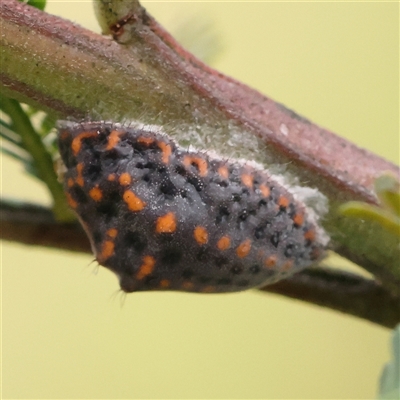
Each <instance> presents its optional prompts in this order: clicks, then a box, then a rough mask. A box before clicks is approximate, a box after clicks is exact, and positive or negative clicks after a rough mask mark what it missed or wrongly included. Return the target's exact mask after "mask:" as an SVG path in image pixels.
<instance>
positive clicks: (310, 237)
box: [304, 229, 315, 242]
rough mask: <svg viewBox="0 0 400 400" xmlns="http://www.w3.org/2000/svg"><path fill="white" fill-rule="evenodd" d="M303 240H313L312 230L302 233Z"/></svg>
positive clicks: (313, 233) (313, 232)
mask: <svg viewBox="0 0 400 400" xmlns="http://www.w3.org/2000/svg"><path fill="white" fill-rule="evenodd" d="M304 238H305V239H306V240H309V241H310V242H312V241H314V240H315V231H314V229H309V230H308V231H307V232H305V233H304Z"/></svg>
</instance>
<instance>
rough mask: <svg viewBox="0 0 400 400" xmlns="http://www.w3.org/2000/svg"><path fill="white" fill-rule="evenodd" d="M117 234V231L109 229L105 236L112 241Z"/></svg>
mask: <svg viewBox="0 0 400 400" xmlns="http://www.w3.org/2000/svg"><path fill="white" fill-rule="evenodd" d="M117 234H118V230H117V229H115V228H111V229H109V230H108V231H107V235H108V236H109V237H110V238H113V239H115V238H116V237H117Z"/></svg>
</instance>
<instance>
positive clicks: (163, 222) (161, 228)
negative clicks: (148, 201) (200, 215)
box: [156, 212, 176, 233]
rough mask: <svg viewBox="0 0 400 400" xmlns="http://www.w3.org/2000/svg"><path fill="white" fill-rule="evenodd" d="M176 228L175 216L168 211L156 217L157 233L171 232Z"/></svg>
mask: <svg viewBox="0 0 400 400" xmlns="http://www.w3.org/2000/svg"><path fill="white" fill-rule="evenodd" d="M175 230H176V216H175V214H174V213H172V212H169V213H167V214H165V215H163V216H161V217H158V218H157V223H156V232H157V233H172V232H175Z"/></svg>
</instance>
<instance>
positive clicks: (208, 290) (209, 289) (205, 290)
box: [202, 286, 215, 293]
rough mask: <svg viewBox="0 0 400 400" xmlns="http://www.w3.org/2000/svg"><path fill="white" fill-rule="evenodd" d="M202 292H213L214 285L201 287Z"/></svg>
mask: <svg viewBox="0 0 400 400" xmlns="http://www.w3.org/2000/svg"><path fill="white" fill-rule="evenodd" d="M202 292H203V293H213V292H215V286H205V287H204V288H203V289H202Z"/></svg>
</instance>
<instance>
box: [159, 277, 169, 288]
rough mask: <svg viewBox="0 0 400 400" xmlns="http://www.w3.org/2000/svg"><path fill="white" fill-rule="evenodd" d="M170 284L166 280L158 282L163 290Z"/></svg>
mask: <svg viewBox="0 0 400 400" xmlns="http://www.w3.org/2000/svg"><path fill="white" fill-rule="evenodd" d="M170 284H171V282H170V281H169V280H168V279H163V280H161V281H160V287H161V288H163V289H165V288H167V287H168V286H169V285H170Z"/></svg>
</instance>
